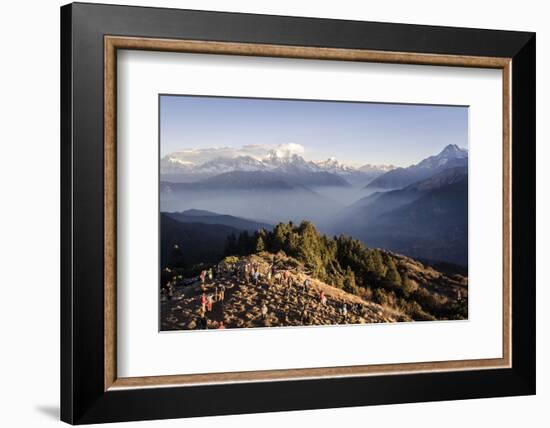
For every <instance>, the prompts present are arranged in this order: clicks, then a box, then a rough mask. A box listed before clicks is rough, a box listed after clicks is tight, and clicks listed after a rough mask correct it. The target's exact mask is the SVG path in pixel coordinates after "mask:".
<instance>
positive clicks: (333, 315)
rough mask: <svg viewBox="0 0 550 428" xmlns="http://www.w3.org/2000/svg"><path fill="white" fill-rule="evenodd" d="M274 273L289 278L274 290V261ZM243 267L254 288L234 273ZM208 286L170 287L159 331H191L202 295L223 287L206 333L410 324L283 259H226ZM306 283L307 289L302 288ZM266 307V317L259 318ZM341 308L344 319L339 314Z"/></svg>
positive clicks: (263, 256)
mask: <svg viewBox="0 0 550 428" xmlns="http://www.w3.org/2000/svg"><path fill="white" fill-rule="evenodd" d="M274 260H275V262H274V265H275V266H276V269H277V270H278V271H279V272H281V273H282V272H284V271H287V272H289V278H290V280H289V281H288V283H285V281H283V283H281V284H279V283H278V281H277V280H276V279H272V280H271V281H269V280H268V279H267V272H268V271H269V270H270V266H271V265H272V263H273V261H274ZM245 264H248V265H250V266H256V267H257V269H258V270H259V271H260V272H261V276H260V279H259V280H258V282H257V284H255V283H254V281H252V280H250V281H247V280H246V279H245V278H244V277H243V276H242V275H239V274H235V271H239V272H240V271H242V267H243V266H244V265H245ZM215 271H216V272H217V274H215V275H214V278H213V279H212V280H206V282H205V284H204V285H201V283H200V281H198V280H197V281H195V282H194V283H192V284H189V285H187V286H186V285H183V283H182V282H179V283H178V282H177V281H176V282H175V283H174V291H173V292H172V296H171V298H170V299H168V298H167V297H166V296H164V297H163V299H162V303H161V320H162V321H161V323H162V330H181V329H185V330H188V329H196V328H197V324H198V320H199V318H200V312H201V303H200V299H201V295H202V293H203V292H204V293H205V294H206V295H214V296H216V294H217V291H219V290H220V289H221V286H224V287H225V298H224V300H223V302H222V301H219V300H218V301H215V302H214V304H213V308H212V311H211V312H208V313H207V318H208V327H209V328H217V327H218V326H219V324H220V321H223V323H224V326H225V327H226V328H237V327H241V328H243V327H244V328H246V327H271V326H300V325H333V324H344V323H345V324H365V323H380V322H399V321H411V318H410V317H409V316H407V315H405V314H404V313H402V312H400V311H398V310H395V309H392V308H389V307H385V306H382V305H379V304H377V303H374V302H368V301H365V300H363V299H362V298H361V297H359V296H355V295H353V294H350V293H347V292H345V291H344V290H341V289H338V288H336V287H333V286H331V285H328V284H325V283H324V282H322V281H319V280H317V279H315V278H312V277H311V276H310V275H308V274H307V272H306V269H305V267H304V265H303V264H302V263H299V262H298V261H296V260H295V259H292V258H290V257H286V256H284V255H282V254H278V255H277V256H274V255H273V254H270V253H266V252H263V253H261V254H257V255H250V256H246V257H227V258H226V259H225V260H224V261H222V262H221V263H220V264H218V265H217V266H216V269H215ZM306 279H307V280H309V283H308V285H307V286H304V282H305V281H306ZM321 292H322V293H324V295H325V296H326V299H327V300H326V304H322V303H321V299H320V296H321ZM264 304H265V305H266V307H267V314H266V315H265V316H263V315H262V313H261V308H262V306H263V305H264ZM344 305H345V307H346V311H347V314H346V315H343V313H342V309H343V307H344Z"/></svg>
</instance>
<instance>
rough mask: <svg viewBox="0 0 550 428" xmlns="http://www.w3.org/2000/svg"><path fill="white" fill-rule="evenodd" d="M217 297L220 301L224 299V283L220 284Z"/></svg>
mask: <svg viewBox="0 0 550 428" xmlns="http://www.w3.org/2000/svg"><path fill="white" fill-rule="evenodd" d="M218 298H219V301H220V302H223V301H224V300H225V285H223V284H222V285H220V288H219V294H218Z"/></svg>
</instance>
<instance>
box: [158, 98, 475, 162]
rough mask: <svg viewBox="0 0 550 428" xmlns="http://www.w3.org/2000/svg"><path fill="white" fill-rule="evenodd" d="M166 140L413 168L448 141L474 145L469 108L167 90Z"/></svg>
mask: <svg viewBox="0 0 550 428" xmlns="http://www.w3.org/2000/svg"><path fill="white" fill-rule="evenodd" d="M160 140H161V141H160V151H161V156H165V155H168V154H170V153H174V152H180V151H183V150H188V149H200V150H204V149H211V148H218V149H221V148H224V147H227V148H230V151H231V150H237V151H240V152H242V153H245V154H246V152H247V150H246V148H245V149H244V150H243V149H242V147H243V146H248V147H251V148H256V149H257V148H263V147H276V146H279V147H285V148H289V147H290V148H292V149H296V150H295V151H296V152H297V153H298V154H300V155H302V156H303V157H304V158H305V159H306V160H312V161H321V160H326V159H328V158H330V157H335V158H336V159H338V160H339V161H341V162H345V163H348V164H352V165H356V166H360V165H364V164H368V163H370V164H393V165H396V166H408V165H411V164H413V163H417V162H419V161H420V160H422V159H424V158H426V157H428V156H431V155H435V154H437V153H439V152H440V151H441V150H442V149H443V148H444V147H445V146H446V145H448V144H457V145H458V146H460V147H464V148H468V108H467V107H464V106H432V105H413V104H380V103H364V102H360V103H359V102H335V101H303V100H281V99H259V98H229V97H204V96H177V95H176V96H174V95H161V96H160ZM256 149H254V150H256Z"/></svg>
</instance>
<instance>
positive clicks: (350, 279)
mask: <svg viewBox="0 0 550 428" xmlns="http://www.w3.org/2000/svg"><path fill="white" fill-rule="evenodd" d="M344 291H347V292H348V293H352V294H357V292H358V291H359V290H358V289H357V285H355V274H354V273H353V271H352V270H351V268H350V267H349V266H348V267H346V273H345V274H344Z"/></svg>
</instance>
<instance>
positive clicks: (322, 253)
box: [161, 222, 468, 330]
mask: <svg viewBox="0 0 550 428" xmlns="http://www.w3.org/2000/svg"><path fill="white" fill-rule="evenodd" d="M225 253H226V256H225V257H224V258H221V259H219V262H217V263H213V264H210V265H205V264H203V265H201V266H200V268H199V269H198V270H197V271H196V272H195V274H194V276H193V277H190V276H189V270H186V271H184V270H181V269H177V268H171V267H169V266H167V267H165V269H164V270H163V272H162V278H163V290H164V292H163V297H162V304H161V324H162V329H163V330H177V329H193V328H197V322H198V321H199V318H200V317H199V314H200V312H201V306H202V305H201V302H200V299H201V296H202V294H203V293H204V295H205V297H206V296H208V295H212V296H213V298H214V299H215V298H216V296H217V295H218V292H219V290H220V289H221V287H222V286H223V287H224V288H225V290H226V292H225V298H224V299H223V303H222V302H221V301H216V300H215V301H214V307H213V310H212V312H210V313H208V320H209V323H210V324H209V328H215V327H216V326H217V325H218V324H219V323H220V322H221V321H223V322H224V325H225V327H226V328H232V327H260V326H295V325H323V324H342V323H353V324H356V323H377V322H400V321H413V320H414V321H427V320H445V319H466V318H467V317H468V310H467V308H468V279H467V276H465V275H466V274H465V273H464V272H462V271H460V270H457V269H454V268H453V266H452V265H447V266H445V269H444V271H443V269H441V270H440V269H438V268H436V267H432V266H429V265H426V264H424V263H422V262H420V261H418V260H414V259H412V258H409V257H405V256H402V255H399V254H396V253H393V252H390V251H386V250H381V249H376V248H367V247H365V246H364V245H363V244H362V243H360V242H359V241H357V240H355V239H352V238H349V237H346V236H338V237H334V238H330V237H327V236H326V235H322V234H320V233H319V232H318V231H317V229H316V228H315V226H313V224H311V223H310V222H302V223H301V224H300V225H294V224H292V223H279V224H278V225H276V226H275V228H274V229H273V230H272V231H266V230H260V231H257V232H255V233H254V234H249V233H248V232H247V231H243V232H241V233H240V234H238V236H237V235H236V234H231V235H229V236H228V237H227V243H226V248H225ZM245 266H247V268H248V272H250V270H251V269H254V270H257V271H258V272H259V274H260V276H259V279H258V281H257V283H256V282H254V281H251V280H250V279H249V278H248V277H247V275H246V274H245V273H244V272H245V271H244V267H245ZM209 269H212V272H213V276H214V277H213V279H207V280H206V281H205V283H204V284H201V283H200V282H199V280H198V278H197V276H196V275H197V274H198V273H199V272H200V271H205V270H209ZM270 271H271V272H272V273H275V278H276V277H278V276H279V275H282V274H283V273H284V272H287V275H288V277H289V279H288V281H284V282H279V281H277V280H275V278H273V279H271V280H270V279H269V276H268V272H270ZM321 293H323V294H324V295H325V296H326V298H327V302H326V305H323V304H321V302H320V300H321ZM264 304H265V305H266V308H267V314H265V315H263V314H262V313H261V311H262V307H263V305H264ZM344 307H345V310H344ZM345 312H347V313H345Z"/></svg>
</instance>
